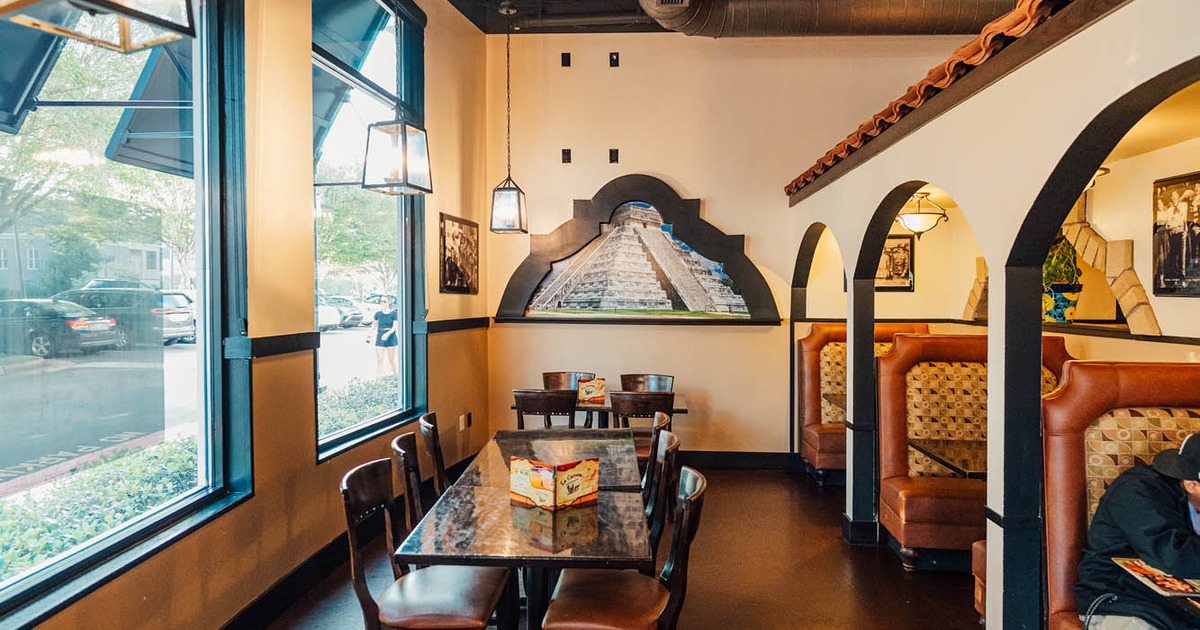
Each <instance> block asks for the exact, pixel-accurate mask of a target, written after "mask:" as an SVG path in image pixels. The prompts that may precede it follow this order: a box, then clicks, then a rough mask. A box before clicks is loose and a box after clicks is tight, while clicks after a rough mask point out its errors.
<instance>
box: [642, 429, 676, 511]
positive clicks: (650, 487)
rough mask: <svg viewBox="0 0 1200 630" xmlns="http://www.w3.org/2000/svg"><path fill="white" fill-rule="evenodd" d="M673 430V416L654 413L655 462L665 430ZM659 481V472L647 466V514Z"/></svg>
mask: <svg viewBox="0 0 1200 630" xmlns="http://www.w3.org/2000/svg"><path fill="white" fill-rule="evenodd" d="M670 430H671V416H670V415H668V414H665V413H662V412H658V413H656V414H654V428H653V430H652V431H651V432H650V462H651V464H653V462H654V461H656V460H655V459H654V457H655V453H657V452H658V447H659V442H660V440H661V439H662V432H663V431H670ZM657 481H658V477H657V472H656V471H655V469H654V466H652V465H648V466H646V471H645V473H644V474H643V475H642V503H643V504H644V505H645V506H646V510H647V512H646V514H647V515H649V514H650V512H649V509H650V499H651V497H652V496H653V494H654V491H655V484H656V483H657Z"/></svg>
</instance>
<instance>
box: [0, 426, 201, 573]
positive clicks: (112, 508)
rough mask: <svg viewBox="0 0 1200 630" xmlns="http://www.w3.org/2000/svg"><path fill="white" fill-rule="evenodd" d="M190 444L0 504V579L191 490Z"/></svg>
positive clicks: (96, 466)
mask: <svg viewBox="0 0 1200 630" xmlns="http://www.w3.org/2000/svg"><path fill="white" fill-rule="evenodd" d="M196 483H197V456H196V441H195V440H194V439H190V438H189V439H184V440H173V441H169V442H162V443H160V444H155V445H154V446H149V447H146V448H143V449H139V450H130V451H125V452H122V453H119V454H117V455H115V456H113V457H111V458H108V459H104V460H101V461H98V462H95V463H93V464H90V465H88V466H86V467H84V468H81V469H80V470H77V471H75V472H73V473H71V474H69V475H67V476H65V477H61V478H59V479H56V480H54V481H52V482H50V483H49V484H47V485H46V486H44V487H42V488H37V489H34V490H33V491H31V492H29V493H28V494H26V495H24V496H22V497H19V498H12V499H0V581H3V580H5V579H8V578H10V577H12V576H14V575H16V574H18V573H21V572H22V571H24V570H26V569H28V568H29V567H31V566H33V565H35V564H38V563H40V562H43V561H45V560H48V559H50V558H53V557H54V556H57V555H59V554H60V553H62V552H64V551H67V550H68V549H71V548H72V547H74V546H76V545H78V544H80V543H83V542H87V541H88V540H91V539H92V538H95V537H96V536H99V535H101V534H103V533H105V532H108V531H110V530H112V529H113V528H115V527H118V526H120V525H122V524H124V523H126V522H128V521H130V520H132V519H134V518H136V517H138V516H140V515H142V514H145V513H146V512H149V511H150V510H152V509H154V508H155V507H157V506H159V505H162V504H163V503H165V502H167V501H169V500H171V499H174V498H175V497H177V496H179V495H181V494H183V493H185V492H188V491H189V490H192V489H193V488H195V487H196Z"/></svg>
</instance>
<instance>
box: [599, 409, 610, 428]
mask: <svg viewBox="0 0 1200 630" xmlns="http://www.w3.org/2000/svg"><path fill="white" fill-rule="evenodd" d="M596 427H597V428H599V429H607V428H608V412H607V411H597V412H596Z"/></svg>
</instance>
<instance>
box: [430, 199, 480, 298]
mask: <svg viewBox="0 0 1200 630" xmlns="http://www.w3.org/2000/svg"><path fill="white" fill-rule="evenodd" d="M439 223H440V225H441V230H440V232H441V239H440V241H441V247H440V252H441V256H440V258H439V260H440V261H441V264H440V265H438V267H439V273H438V277H439V278H440V280H441V282H440V286H441V292H442V293H479V224H477V223H475V222H474V221H468V220H466V219H460V218H458V217H455V216H451V215H448V214H446V213H439Z"/></svg>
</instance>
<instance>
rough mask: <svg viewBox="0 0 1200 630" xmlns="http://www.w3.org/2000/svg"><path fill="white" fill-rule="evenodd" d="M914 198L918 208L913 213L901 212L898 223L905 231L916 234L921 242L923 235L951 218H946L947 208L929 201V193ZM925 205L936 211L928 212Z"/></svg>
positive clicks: (897, 218)
mask: <svg viewBox="0 0 1200 630" xmlns="http://www.w3.org/2000/svg"><path fill="white" fill-rule="evenodd" d="M912 198H913V200H914V201H916V208H915V209H914V210H912V211H911V212H904V211H901V213H900V214H899V215H898V216H897V217H896V221H897V222H898V223H899V224H900V225H902V226H904V229H906V230H908V231H909V232H912V233H913V234H915V235H916V236H917V240H921V235H922V234H924V233H926V232H928V231H930V230H932V229H933V228H935V227H937V226H938V224H939V223H941V222H942V221H949V220H950V217H948V216H946V209H945V208H943V207H941V206H939V205H937V204H936V203H934V202H933V201H930V200H929V193H927V192H918V193H916V194H914V195H913V196H912ZM923 204H929V205H931V206H933V207H934V209H935V210H926V209H925V208H924V205H923Z"/></svg>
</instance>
